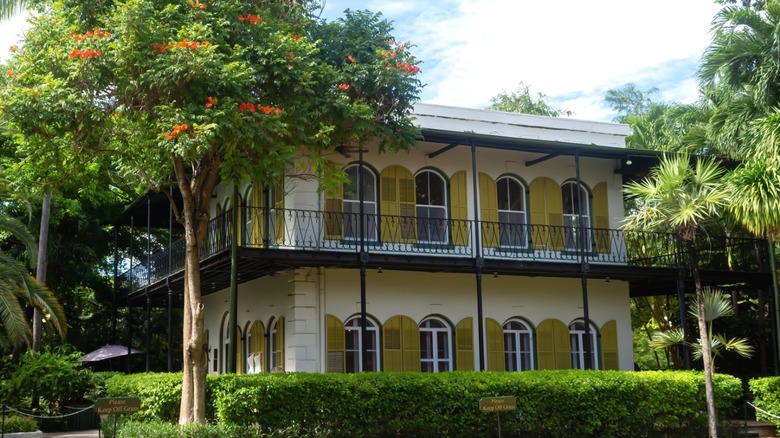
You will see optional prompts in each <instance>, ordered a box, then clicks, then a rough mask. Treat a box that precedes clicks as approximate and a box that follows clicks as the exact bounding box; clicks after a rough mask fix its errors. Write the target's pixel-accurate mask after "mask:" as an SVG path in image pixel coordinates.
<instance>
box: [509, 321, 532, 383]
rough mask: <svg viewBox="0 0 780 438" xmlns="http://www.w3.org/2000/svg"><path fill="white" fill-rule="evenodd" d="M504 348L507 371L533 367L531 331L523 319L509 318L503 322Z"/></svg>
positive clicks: (525, 369)
mask: <svg viewBox="0 0 780 438" xmlns="http://www.w3.org/2000/svg"><path fill="white" fill-rule="evenodd" d="M504 349H505V353H506V370H507V371H528V370H532V369H534V359H533V351H534V345H533V331H532V330H531V327H530V325H528V324H527V323H526V322H525V321H522V320H520V319H511V320H509V321H507V322H506V323H505V324H504Z"/></svg>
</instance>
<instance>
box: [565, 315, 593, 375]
mask: <svg viewBox="0 0 780 438" xmlns="http://www.w3.org/2000/svg"><path fill="white" fill-rule="evenodd" d="M596 334H597V332H596V327H595V326H594V325H593V324H591V325H590V352H591V354H590V368H591V369H593V370H597V369H598V368H599V360H598V357H599V354H598V346H597V344H596ZM569 336H570V337H571V367H572V368H579V369H585V363H586V358H585V356H586V355H585V323H584V322H583V321H582V320H577V321H574V322H572V323H571V324H569Z"/></svg>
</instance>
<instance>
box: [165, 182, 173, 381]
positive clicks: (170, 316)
mask: <svg viewBox="0 0 780 438" xmlns="http://www.w3.org/2000/svg"><path fill="white" fill-rule="evenodd" d="M171 192H173V190H171ZM172 267H173V205H170V206H169V207H168V272H167V275H166V276H165V286H166V288H167V289H168V372H169V373H172V372H173V289H171V271H172Z"/></svg>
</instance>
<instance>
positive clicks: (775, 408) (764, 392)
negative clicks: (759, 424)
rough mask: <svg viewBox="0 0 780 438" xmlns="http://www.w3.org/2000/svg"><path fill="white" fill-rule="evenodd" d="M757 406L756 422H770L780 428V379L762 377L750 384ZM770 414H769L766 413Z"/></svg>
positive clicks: (751, 381) (754, 402)
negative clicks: (779, 416)
mask: <svg viewBox="0 0 780 438" xmlns="http://www.w3.org/2000/svg"><path fill="white" fill-rule="evenodd" d="M748 385H749V387H750V392H751V393H753V404H754V405H755V406H756V408H757V409H756V420H762V421H769V422H772V423H774V424H775V425H777V426H780V419H778V418H775V417H774V416H778V415H780V377H761V378H756V379H752V380H750V382H748ZM762 411H764V412H762ZM765 412H768V413H769V414H767V413H765Z"/></svg>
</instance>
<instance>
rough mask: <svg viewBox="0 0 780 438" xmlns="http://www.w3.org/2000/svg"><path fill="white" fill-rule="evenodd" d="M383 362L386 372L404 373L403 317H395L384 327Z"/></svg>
mask: <svg viewBox="0 0 780 438" xmlns="http://www.w3.org/2000/svg"><path fill="white" fill-rule="evenodd" d="M382 340H383V344H382V360H383V364H384V366H383V369H384V371H403V368H404V365H403V350H401V317H400V316H394V317H392V318H390V319H388V320H387V321H386V322H385V324H384V325H383V326H382Z"/></svg>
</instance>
